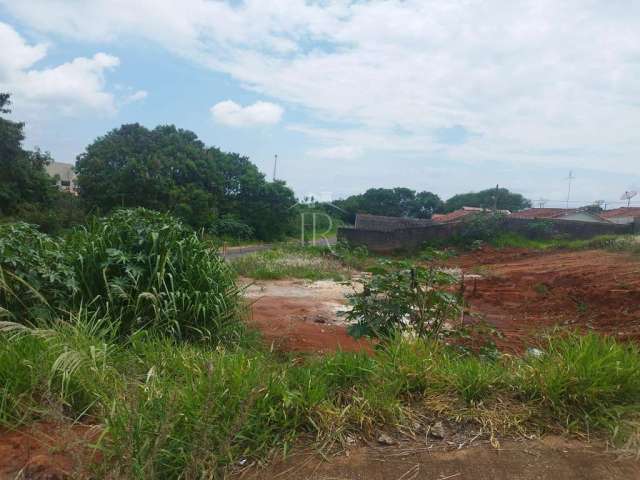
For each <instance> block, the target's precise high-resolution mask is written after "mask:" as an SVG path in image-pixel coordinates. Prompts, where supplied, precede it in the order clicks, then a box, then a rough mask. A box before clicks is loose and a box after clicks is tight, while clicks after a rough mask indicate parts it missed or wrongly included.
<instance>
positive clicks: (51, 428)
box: [0, 422, 100, 480]
mask: <svg viewBox="0 0 640 480" xmlns="http://www.w3.org/2000/svg"><path fill="white" fill-rule="evenodd" d="M99 435H100V429H99V428H97V427H89V426H86V425H65V424H59V423H51V422H39V423H35V424H33V425H30V426H28V427H22V428H20V429H18V430H7V429H1V430H0V480H9V479H25V480H29V479H30V480H62V479H67V478H82V477H85V476H86V475H87V474H88V471H87V466H88V465H92V464H94V463H95V462H99V461H100V454H99V452H97V451H95V450H94V449H92V448H91V447H90V445H91V444H93V443H94V442H95V441H96V440H97V439H98V437H99Z"/></svg>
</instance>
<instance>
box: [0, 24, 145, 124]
mask: <svg viewBox="0 0 640 480" xmlns="http://www.w3.org/2000/svg"><path fill="white" fill-rule="evenodd" d="M0 45H2V49H0V90H2V91H7V92H9V93H11V94H12V96H13V97H14V98H13V104H14V105H15V106H16V108H17V109H19V110H20V111H26V110H31V111H39V110H45V109H46V110H51V109H54V110H59V111H61V112H63V113H65V114H74V113H77V112H78V111H80V110H86V109H89V110H93V111H99V112H104V113H113V112H115V110H116V103H115V99H114V95H113V94H112V93H110V92H109V91H107V90H106V81H105V73H106V72H107V71H109V70H113V69H114V68H116V67H117V66H118V65H119V64H120V60H119V59H118V58H117V57H114V56H113V55H108V54H106V53H96V54H95V55H94V56H93V57H91V58H86V57H77V58H75V59H73V60H71V61H70V62H66V63H62V64H60V65H57V66H53V67H46V68H37V67H36V66H35V64H36V63H37V62H39V61H40V60H42V59H44V58H45V57H46V54H47V46H46V45H45V44H37V45H29V43H28V42H27V41H26V40H25V39H24V38H22V37H21V36H20V34H18V32H16V31H15V30H14V29H13V28H12V27H11V26H10V25H7V24H6V23H2V22H0ZM138 93H140V92H138Z"/></svg>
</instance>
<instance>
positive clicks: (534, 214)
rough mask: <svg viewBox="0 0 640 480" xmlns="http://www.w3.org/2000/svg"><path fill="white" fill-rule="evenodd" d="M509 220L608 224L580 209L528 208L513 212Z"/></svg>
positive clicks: (593, 214) (601, 218) (600, 217)
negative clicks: (524, 219)
mask: <svg viewBox="0 0 640 480" xmlns="http://www.w3.org/2000/svg"><path fill="white" fill-rule="evenodd" d="M510 216H511V218H527V219H532V220H533V219H555V220H575V221H579V222H596V223H610V222H609V221H608V220H607V219H606V218H603V217H602V216H600V215H599V214H597V213H592V212H589V211H587V210H584V209H580V208H569V209H567V208H528V209H526V210H520V211H519V212H513V213H512V214H511V215H510Z"/></svg>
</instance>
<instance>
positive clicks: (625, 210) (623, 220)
mask: <svg viewBox="0 0 640 480" xmlns="http://www.w3.org/2000/svg"><path fill="white" fill-rule="evenodd" d="M600 216H601V217H602V218H606V219H607V220H609V221H610V222H612V223H618V224H621V225H628V224H630V223H633V222H634V220H635V219H640V207H621V208H614V209H613V210H605V211H604V212H602V213H600Z"/></svg>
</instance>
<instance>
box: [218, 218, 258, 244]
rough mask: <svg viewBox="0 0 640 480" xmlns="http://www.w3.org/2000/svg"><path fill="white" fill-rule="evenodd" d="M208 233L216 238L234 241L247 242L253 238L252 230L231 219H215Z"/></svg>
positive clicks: (244, 224)
mask: <svg viewBox="0 0 640 480" xmlns="http://www.w3.org/2000/svg"><path fill="white" fill-rule="evenodd" d="M209 231H210V233H211V234H212V235H215V236H216V237H220V238H231V239H236V240H249V239H251V238H253V236H254V231H253V228H251V227H250V226H249V225H247V224H246V223H243V222H241V221H239V220H237V219H235V218H233V217H223V218H219V219H217V220H216V221H215V222H213V224H212V225H211V228H210V230H209Z"/></svg>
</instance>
